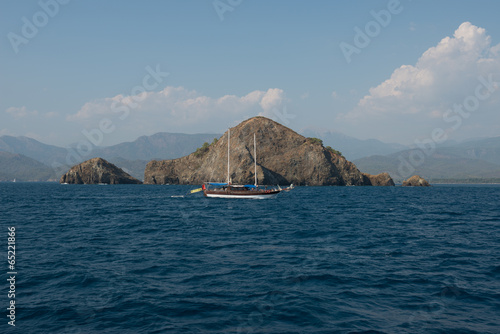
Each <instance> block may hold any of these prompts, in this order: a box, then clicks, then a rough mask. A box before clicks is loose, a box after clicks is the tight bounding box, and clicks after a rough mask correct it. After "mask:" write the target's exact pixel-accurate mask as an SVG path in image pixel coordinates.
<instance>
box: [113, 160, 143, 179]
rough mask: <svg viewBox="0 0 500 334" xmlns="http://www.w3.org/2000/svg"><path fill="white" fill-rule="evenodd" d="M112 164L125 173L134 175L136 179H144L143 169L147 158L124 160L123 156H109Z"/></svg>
mask: <svg viewBox="0 0 500 334" xmlns="http://www.w3.org/2000/svg"><path fill="white" fill-rule="evenodd" d="M109 162H111V163H112V164H114V165H116V166H117V167H120V168H121V169H123V170H124V171H125V172H126V173H128V174H130V175H131V176H133V177H135V178H136V179H138V180H143V179H144V170H145V169H146V165H147V164H148V162H149V160H126V159H123V158H111V159H110V160H109Z"/></svg>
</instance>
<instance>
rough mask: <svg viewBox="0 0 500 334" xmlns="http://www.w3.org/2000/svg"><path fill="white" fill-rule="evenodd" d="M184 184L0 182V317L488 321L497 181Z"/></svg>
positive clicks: (86, 321) (42, 328) (22, 329)
mask: <svg viewBox="0 0 500 334" xmlns="http://www.w3.org/2000/svg"><path fill="white" fill-rule="evenodd" d="M195 188H196V187H195V186H178V185H166V186H159V185H61V184H57V183H21V182H16V183H0V210H1V215H0V217H1V218H0V225H1V227H2V231H3V232H2V233H1V235H2V237H1V238H0V243H1V244H3V246H2V248H3V253H4V255H3V256H2V259H3V260H2V261H3V265H2V268H3V272H2V277H3V279H2V280H3V282H4V283H3V285H2V287H3V288H2V290H1V291H2V293H1V295H0V306H1V308H2V309H3V312H2V313H3V316H2V317H1V319H2V320H1V323H0V332H1V333H72V334H75V333H85V334H87V333H119V334H125V333H500V185H434V186H432V187H428V188H423V187H415V188H412V187H398V186H396V187H296V188H295V189H293V190H292V191H290V192H286V193H283V194H280V196H278V197H277V198H276V199H268V200H249V199H210V198H204V197H203V195H202V194H201V193H196V194H188V193H189V191H190V190H193V189H195ZM10 231H14V234H12V233H11V234H12V235H14V237H12V236H10V238H14V239H9V235H8V233H9V232H10ZM12 245H14V246H15V254H12V253H8V249H9V248H8V246H12ZM8 255H9V256H12V255H15V262H14V264H13V265H12V264H9V263H8ZM10 265H12V267H9V266H10ZM12 276H14V278H12ZM9 280H10V281H9ZM12 289H14V293H13V294H14V295H15V296H12ZM9 292H10V293H9ZM12 301H14V304H13V305H14V306H15V309H14V310H13V312H14V314H12V307H11V305H12ZM8 308H11V310H8ZM12 315H13V316H14V322H13V320H12ZM14 325H15V326H14Z"/></svg>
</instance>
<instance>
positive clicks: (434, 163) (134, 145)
mask: <svg viewBox="0 0 500 334" xmlns="http://www.w3.org/2000/svg"><path fill="white" fill-rule="evenodd" d="M302 134H305V135H307V136H309V137H317V138H320V139H322V140H323V143H324V145H325V146H331V147H333V148H334V149H336V150H339V151H341V152H342V154H343V155H344V156H346V158H349V157H352V156H359V155H360V154H361V153H362V152H367V156H365V157H362V158H357V159H354V160H353V162H354V163H355V164H356V166H358V168H359V169H360V170H361V171H362V172H366V173H370V174H378V173H381V172H389V173H390V174H391V176H393V177H394V179H395V181H396V182H400V181H401V180H402V178H398V175H399V174H400V173H399V172H398V167H399V166H400V164H401V162H400V158H399V157H400V156H401V157H403V158H404V159H406V160H408V154H409V152H410V151H411V150H408V149H405V150H402V151H401V150H397V148H398V147H399V148H401V147H403V148H406V147H405V146H403V145H399V144H387V143H383V142H380V141H378V140H359V139H356V138H353V137H349V136H346V135H343V134H340V133H334V132H331V131H323V132H314V131H312V130H305V131H302ZM220 136H221V135H219V134H195V135H191V134H182V133H165V132H161V133H156V134H154V135H152V136H141V137H139V138H137V139H136V140H135V141H132V142H125V143H120V144H117V145H113V146H108V147H100V148H96V149H94V150H93V151H92V152H91V154H89V155H87V156H85V157H82V159H81V161H79V162H78V163H80V162H83V161H85V160H88V159H90V158H94V157H102V158H104V159H108V160H109V161H110V162H112V163H114V164H115V165H117V166H118V167H120V168H123V169H124V170H125V171H127V172H128V173H129V174H131V175H132V176H134V177H135V178H138V179H142V178H143V177H144V169H145V167H146V164H147V163H148V162H149V161H150V160H153V159H173V158H179V157H182V156H185V155H188V154H190V153H192V152H194V151H196V149H197V148H198V147H200V146H201V145H202V144H203V142H208V143H211V142H212V140H213V138H219V137H220ZM349 143H352V145H350V144H349ZM2 151H3V152H4V153H6V152H8V153H10V154H11V155H10V156H9V155H5V154H3V156H2V159H1V160H0V169H1V170H2V172H1V173H0V176H1V180H3V181H8V180H13V179H14V178H16V179H17V180H18V181H21V180H38V181H44V180H49V179H58V178H59V177H60V176H61V175H62V174H63V173H65V172H66V171H67V170H69V168H70V167H72V166H66V167H67V169H65V170H58V171H54V170H53V169H52V168H51V167H50V166H51V165H52V163H54V162H57V163H60V164H63V165H66V157H67V155H68V149H66V148H63V147H58V146H54V145H48V144H44V143H41V142H39V141H37V140H35V139H32V138H28V137H13V136H1V137H0V152H2ZM394 151H395V152H394ZM384 152H390V153H384ZM16 154H17V155H20V156H19V157H14V155H16ZM23 157H24V158H28V159H32V160H35V161H36V162H39V163H41V164H37V163H36V162H34V161H32V160H26V159H22V158H23ZM27 166H29V167H30V168H31V169H27ZM49 170H50V171H51V172H49ZM414 173H415V174H421V175H422V176H423V177H425V178H427V179H429V180H430V181H433V180H436V179H439V180H443V179H456V180H463V179H497V178H500V137H492V138H479V139H471V140H467V141H462V142H460V143H456V142H451V141H448V142H446V143H444V145H441V146H440V147H438V148H436V150H435V152H434V153H433V154H432V156H429V157H427V156H426V159H425V162H424V163H423V164H422V165H421V166H416V168H415V171H414ZM30 175H31V177H30ZM410 176H411V175H410Z"/></svg>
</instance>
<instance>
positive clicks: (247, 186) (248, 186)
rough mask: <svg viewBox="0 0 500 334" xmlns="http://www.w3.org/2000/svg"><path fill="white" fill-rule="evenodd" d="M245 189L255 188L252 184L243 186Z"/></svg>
mask: <svg viewBox="0 0 500 334" xmlns="http://www.w3.org/2000/svg"><path fill="white" fill-rule="evenodd" d="M244 187H245V188H257V187H256V186H254V185H253V184H245V186H244Z"/></svg>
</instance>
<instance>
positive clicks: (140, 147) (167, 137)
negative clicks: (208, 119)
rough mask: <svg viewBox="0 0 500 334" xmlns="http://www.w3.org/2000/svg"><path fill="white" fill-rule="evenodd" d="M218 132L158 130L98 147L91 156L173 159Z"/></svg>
mask: <svg viewBox="0 0 500 334" xmlns="http://www.w3.org/2000/svg"><path fill="white" fill-rule="evenodd" d="M220 136H221V135H220V134H185V133H167V132H159V133H156V134H154V135H151V136H142V137H139V138H137V139H136V140H134V141H133V142H126V143H121V144H117V145H113V146H108V147H103V148H98V149H96V150H94V152H92V155H93V156H96V157H101V158H104V159H112V158H116V157H120V158H123V159H126V160H148V161H149V160H153V159H175V158H180V157H183V156H185V155H188V154H190V153H193V152H194V151H196V149H197V148H198V147H200V146H201V145H202V144H203V143H204V142H208V143H211V142H212V141H213V140H214V138H217V139H218V138H219V137H220Z"/></svg>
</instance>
